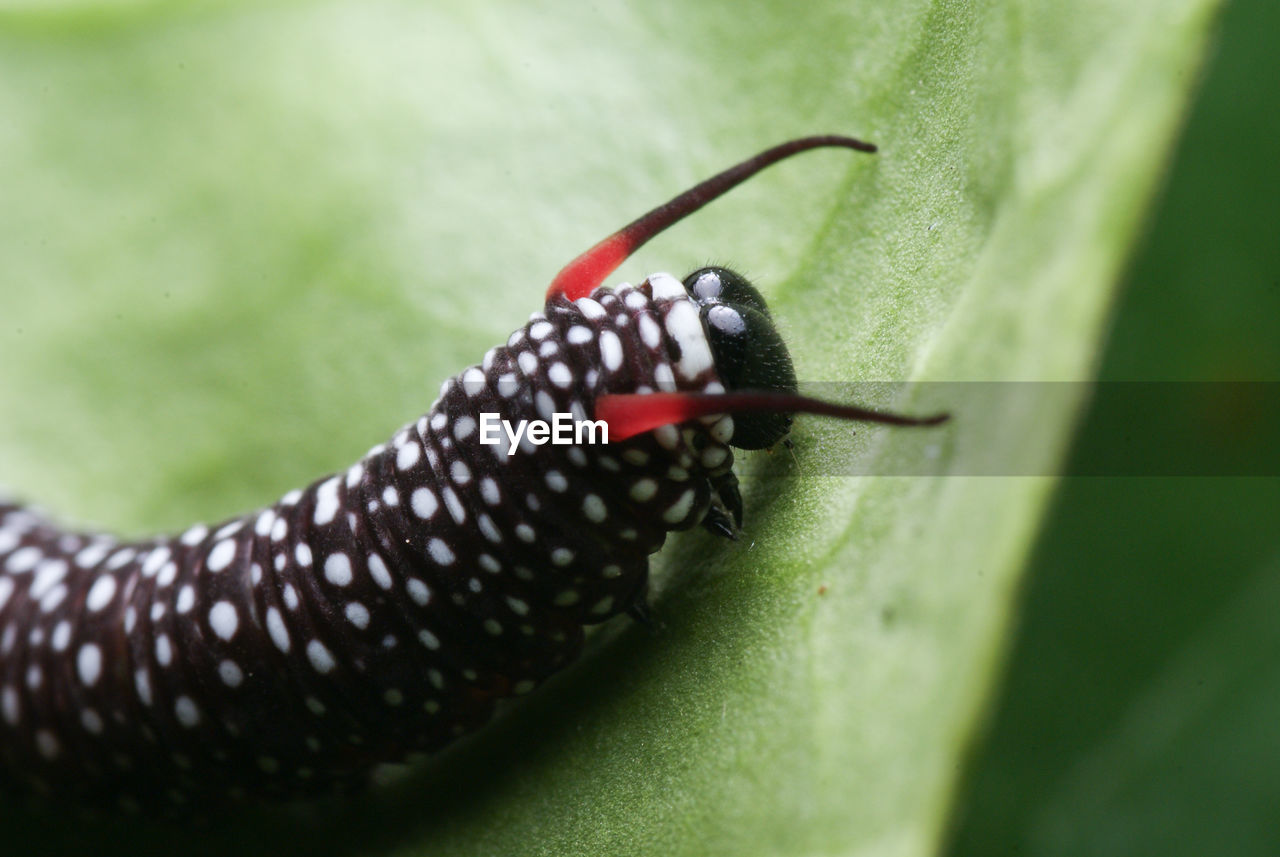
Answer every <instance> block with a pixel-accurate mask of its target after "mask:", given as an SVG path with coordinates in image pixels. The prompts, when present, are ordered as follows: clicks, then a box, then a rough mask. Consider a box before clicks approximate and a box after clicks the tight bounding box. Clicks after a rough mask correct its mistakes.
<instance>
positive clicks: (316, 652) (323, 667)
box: [307, 640, 335, 675]
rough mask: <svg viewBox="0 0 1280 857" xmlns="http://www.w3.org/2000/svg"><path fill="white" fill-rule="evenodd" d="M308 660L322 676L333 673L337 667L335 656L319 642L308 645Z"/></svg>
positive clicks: (315, 641) (314, 641)
mask: <svg viewBox="0 0 1280 857" xmlns="http://www.w3.org/2000/svg"><path fill="white" fill-rule="evenodd" d="M307 660H309V661H311V666H312V667H313V668H314V669H315V671H316V672H318V673H320V674H321V675H325V674H326V673H329V672H331V671H332V670H333V668H334V666H335V664H334V661H333V654H332V653H331V652H330V651H329V650H328V649H326V648H325V645H324V643H322V642H320V641H319V640H312V641H311V642H309V643H307Z"/></svg>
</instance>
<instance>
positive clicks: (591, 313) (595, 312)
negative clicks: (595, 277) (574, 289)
mask: <svg viewBox="0 0 1280 857" xmlns="http://www.w3.org/2000/svg"><path fill="white" fill-rule="evenodd" d="M574 304H575V305H576V306H577V307H578V310H579V311H580V312H581V313H582V314H583V315H584V316H586V317H587V318H589V319H591V320H592V321H595V320H596V319H601V318H604V317H605V316H606V315H608V313H607V312H605V310H604V307H602V306H600V304H598V303H597V302H596V301H593V300H592V299H591V298H578V299H577V300H576V301H574Z"/></svg>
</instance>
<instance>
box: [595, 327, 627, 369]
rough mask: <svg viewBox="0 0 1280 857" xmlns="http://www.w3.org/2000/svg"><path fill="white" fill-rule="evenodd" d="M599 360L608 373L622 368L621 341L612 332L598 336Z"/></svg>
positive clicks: (608, 331)
mask: <svg viewBox="0 0 1280 857" xmlns="http://www.w3.org/2000/svg"><path fill="white" fill-rule="evenodd" d="M600 360H601V362H603V363H604V368H606V369H608V370H609V371H610V372H616V371H618V368H619V367H621V366H622V341H621V340H620V339H618V334H616V333H614V332H613V331H612V330H606V331H604V332H603V333H601V334H600Z"/></svg>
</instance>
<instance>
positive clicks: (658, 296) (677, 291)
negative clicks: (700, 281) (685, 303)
mask: <svg viewBox="0 0 1280 857" xmlns="http://www.w3.org/2000/svg"><path fill="white" fill-rule="evenodd" d="M648 282H649V288H650V290H651V292H652V294H653V299H654V300H655V301H660V300H677V299H679V298H685V299H688V297H689V293H688V292H687V291H685V289H684V285H683V284H682V283H681V282H680V281H679V280H677V279H676V278H675V277H673V276H671V275H670V274H667V273H663V272H659V273H656V274H650V275H649V280H648Z"/></svg>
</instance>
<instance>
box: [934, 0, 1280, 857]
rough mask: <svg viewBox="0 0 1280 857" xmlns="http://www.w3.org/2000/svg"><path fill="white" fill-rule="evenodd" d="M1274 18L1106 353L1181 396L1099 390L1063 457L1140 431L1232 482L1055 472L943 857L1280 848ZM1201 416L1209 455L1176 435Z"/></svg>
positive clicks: (1216, 123) (1241, 23)
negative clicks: (1013, 630) (1135, 407)
mask: <svg viewBox="0 0 1280 857" xmlns="http://www.w3.org/2000/svg"><path fill="white" fill-rule="evenodd" d="M1277 28H1280V7H1278V6H1277V5H1276V4H1274V3H1271V2H1267V0H1241V2H1235V3H1232V4H1231V5H1230V6H1229V7H1228V8H1227V10H1226V14H1225V15H1224V17H1223V21H1222V29H1221V36H1220V40H1219V44H1218V46H1217V49H1216V50H1215V52H1214V54H1215V55H1214V59H1213V63H1212V65H1211V66H1210V69H1209V73H1208V75H1207V77H1206V79H1205V81H1204V85H1203V89H1202V92H1201V94H1200V97H1199V99H1198V101H1197V103H1196V106H1195V109H1194V111H1193V112H1192V114H1191V115H1190V117H1189V121H1188V124H1187V129H1186V133H1185V135H1184V137H1183V139H1182V141H1181V143H1180V144H1179V147H1178V152H1177V157H1176V160H1175V161H1174V164H1173V168H1172V170H1171V172H1170V176H1169V182H1168V185H1169V186H1168V191H1167V192H1166V193H1165V195H1164V198H1163V200H1162V203H1161V206H1160V208H1159V210H1158V212H1157V214H1156V216H1155V217H1154V219H1153V222H1152V224H1151V227H1150V230H1149V234H1148V235H1147V237H1146V239H1145V241H1144V242H1143V243H1144V246H1143V248H1142V251H1141V252H1140V253H1139V254H1138V256H1137V258H1136V259H1135V261H1134V263H1133V264H1132V266H1131V270H1130V272H1129V275H1128V277H1127V278H1126V279H1127V283H1126V288H1125V291H1124V299H1123V301H1122V302H1121V304H1120V305H1119V307H1118V312H1117V316H1116V321H1115V326H1114V332H1113V334H1112V337H1111V341H1110V343H1109V345H1108V347H1107V349H1106V351H1105V352H1104V354H1103V358H1102V361H1101V367H1100V377H1101V378H1102V379H1104V380H1109V381H1122V382H1133V381H1152V380H1155V381H1160V382H1164V383H1162V384H1160V387H1161V388H1162V389H1164V390H1166V391H1168V393H1169V395H1166V396H1164V399H1165V404H1164V405H1163V406H1162V407H1159V408H1155V409H1152V410H1151V411H1150V412H1148V413H1146V414H1144V415H1143V416H1142V418H1141V419H1140V420H1139V421H1137V423H1136V424H1135V421H1134V420H1133V419H1132V418H1131V417H1128V418H1127V415H1126V414H1124V413H1122V411H1123V410H1125V409H1123V408H1115V407H1111V408H1106V407H1101V406H1100V405H1101V402H1102V401H1103V400H1104V399H1107V398H1109V399H1110V400H1111V401H1112V402H1113V403H1114V402H1115V400H1116V397H1115V396H1110V397H1104V396H1100V397H1098V400H1097V401H1096V402H1095V403H1094V404H1093V405H1092V406H1091V407H1090V408H1089V411H1088V414H1087V416H1086V419H1085V420H1084V423H1083V425H1082V428H1081V431H1080V435H1079V439H1078V441H1077V443H1076V445H1075V449H1074V450H1073V453H1072V459H1071V462H1072V463H1071V464H1070V465H1069V468H1068V469H1069V470H1070V471H1071V472H1076V473H1088V472H1099V470H1101V472H1111V473H1117V470H1116V468H1114V467H1111V468H1109V469H1108V468H1107V467H1106V465H1105V462H1106V461H1107V460H1108V456H1109V455H1110V454H1111V451H1112V450H1114V449H1115V448H1116V447H1118V446H1119V447H1123V446H1124V445H1126V442H1127V441H1135V442H1136V443H1131V444H1128V445H1130V446H1135V445H1141V446H1142V447H1143V448H1144V449H1145V450H1149V451H1150V453H1151V455H1152V456H1153V457H1154V459H1155V460H1162V461H1166V462H1176V464H1177V469H1178V470H1179V472H1190V473H1204V474H1218V476H1217V477H1210V476H1198V477H1194V478H1191V477H1165V478H1118V476H1117V477H1112V478H1106V479H1096V478H1077V479H1070V480H1065V481H1064V482H1063V483H1062V484H1061V485H1060V486H1059V490H1058V492H1057V496H1056V499H1055V502H1054V504H1053V507H1052V509H1051V514H1050V515H1049V516H1048V518H1047V520H1046V522H1045V525H1044V528H1043V532H1042V535H1041V537H1040V539H1039V542H1038V545H1037V547H1036V550H1035V552H1034V555H1033V557H1032V559H1031V562H1030V564H1029V568H1028V573H1027V584H1026V591H1025V596H1024V599H1023V604H1022V607H1021V622H1020V625H1021V627H1020V629H1019V631H1018V633H1017V635H1016V636H1015V637H1013V639H1012V640H1011V643H1010V649H1011V651H1012V656H1011V658H1010V662H1009V665H1008V668H1007V674H1006V676H1005V678H1004V681H1003V687H1002V689H1001V690H1000V692H999V693H998V694H997V695H995V696H994V697H993V699H992V703H991V709H992V714H991V717H990V721H991V722H990V726H989V728H988V730H987V732H986V734H985V735H984V736H983V739H982V741H981V743H980V744H979V746H978V747H977V748H976V750H975V752H974V753H973V760H972V764H971V765H970V766H969V768H968V770H967V773H966V776H965V782H964V784H963V786H962V788H961V789H960V792H959V796H958V798H957V807H956V809H955V812H954V816H953V817H954V831H953V835H952V841H951V843H950V847H949V849H948V853H952V854H1015V853H1016V854H1020V855H1026V857H1049V856H1050V855H1072V857H1091V856H1092V855H1122V854H1123V855H1128V854H1159V855H1162V857H1182V855H1188V857H1189V855H1203V854H1231V855H1233V857H1260V855H1271V854H1276V853H1278V852H1280V828H1277V826H1276V824H1275V807H1276V806H1277V805H1280V730H1277V723H1276V706H1277V700H1280V674H1278V673H1277V670H1276V663H1277V659H1276V642H1277V641H1276V628H1277V624H1276V619H1275V617H1276V615H1277V608H1278V607H1280V604H1277V600H1276V599H1277V592H1276V580H1277V579H1280V578H1278V577H1277V573H1278V572H1280V535H1278V534H1277V530H1276V526H1275V522H1276V510H1277V509H1280V478H1277V477H1278V476H1280V468H1277V465H1276V462H1277V458H1276V456H1275V454H1274V450H1275V448H1276V447H1275V438H1276V426H1277V425H1280V396H1277V395H1276V392H1277V384H1276V382H1280V288H1277V287H1276V271H1277V270H1280V243H1277V242H1276V240H1275V228H1274V224H1275V223H1276V220H1277V216H1278V215H1280V204H1278V202H1277V195H1276V192H1275V191H1276V188H1277V187H1280V151H1277V141H1280V113H1277V112H1276V110H1275V109H1274V103H1273V102H1274V97H1273V95H1272V93H1271V92H1270V91H1269V90H1267V89H1266V88H1259V87H1257V86H1255V82H1256V81H1260V80H1274V79H1276V78H1277V76H1280V59H1278V58H1277V55H1276V52H1275V50H1274V41H1275V40H1274V37H1273V34H1274V33H1275V32H1276V31H1277ZM1207 381H1216V382H1218V383H1216V384H1212V385H1209V384H1204V383H1203V382H1207ZM1231 381H1253V382H1269V383H1266V384H1262V383H1259V384H1256V385H1245V384H1232V383H1230V382H1231ZM1185 382H1197V383H1185ZM1124 386H1130V385H1124ZM1138 386H1139V387H1143V386H1149V385H1138ZM1123 388H1124V387H1123V386H1122V387H1121V389H1123ZM1129 413H1130V414H1132V411H1130V412H1129ZM1188 420H1193V421H1195V422H1196V423H1197V424H1198V425H1199V426H1201V427H1202V428H1203V429H1204V431H1203V432H1202V433H1201V435H1200V437H1201V440H1200V442H1199V443H1197V444H1195V445H1194V446H1189V445H1187V444H1185V443H1180V442H1179V437H1178V435H1179V433H1178V432H1177V431H1176V429H1175V430H1168V429H1169V427H1176V426H1178V425H1179V423H1180V421H1181V422H1182V423H1183V424H1185V422H1186V421H1188ZM1144 427H1146V428H1144ZM1183 437H1185V435H1183ZM1112 460H1114V459H1112ZM1099 462H1104V464H1103V466H1102V467H1101V468H1099V467H1098V464H1099Z"/></svg>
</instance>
